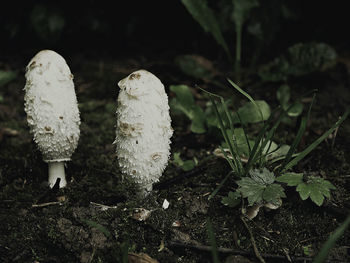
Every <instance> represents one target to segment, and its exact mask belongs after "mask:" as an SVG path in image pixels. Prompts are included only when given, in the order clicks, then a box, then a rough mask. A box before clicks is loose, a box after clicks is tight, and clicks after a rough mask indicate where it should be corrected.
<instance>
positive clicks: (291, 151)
mask: <svg viewBox="0 0 350 263" xmlns="http://www.w3.org/2000/svg"><path fill="white" fill-rule="evenodd" d="M306 124H307V119H306V118H305V117H303V118H302V119H301V123H300V127H299V130H298V133H297V135H296V137H295V139H294V141H293V143H292V145H291V146H290V148H289V151H288V152H287V154H286V158H284V160H283V162H282V165H281V167H280V170H281V171H283V170H284V168H285V166H286V165H287V163H289V162H290V160H291V159H292V155H293V154H294V153H295V150H296V148H297V147H298V145H299V143H300V141H301V138H302V137H303V135H304V132H305V129H306Z"/></svg>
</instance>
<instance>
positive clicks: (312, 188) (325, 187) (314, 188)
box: [296, 176, 336, 206]
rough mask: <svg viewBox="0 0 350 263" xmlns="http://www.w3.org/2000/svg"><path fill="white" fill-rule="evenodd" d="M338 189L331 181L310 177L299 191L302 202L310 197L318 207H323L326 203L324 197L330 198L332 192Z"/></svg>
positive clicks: (299, 186)
mask: <svg viewBox="0 0 350 263" xmlns="http://www.w3.org/2000/svg"><path fill="white" fill-rule="evenodd" d="M331 189H336V188H335V186H334V185H332V184H331V183H330V182H329V181H327V180H325V179H323V178H320V177H314V176H310V177H309V180H308V181H307V182H306V183H301V184H299V185H298V186H297V189H296V190H297V191H298V192H299V195H300V197H301V199H302V200H306V199H307V198H308V197H310V199H311V200H312V201H313V202H314V203H315V204H316V205H318V206H321V205H322V204H323V201H324V197H330V190H331Z"/></svg>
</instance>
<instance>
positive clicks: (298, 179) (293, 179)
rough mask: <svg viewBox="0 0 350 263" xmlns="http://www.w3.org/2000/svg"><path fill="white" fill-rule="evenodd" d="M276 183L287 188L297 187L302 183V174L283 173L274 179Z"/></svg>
mask: <svg viewBox="0 0 350 263" xmlns="http://www.w3.org/2000/svg"><path fill="white" fill-rule="evenodd" d="M276 181H277V182H280V183H286V184H287V185H288V186H297V185H299V184H301V183H303V174H302V173H285V174H283V175H281V176H278V177H277V178H276Z"/></svg>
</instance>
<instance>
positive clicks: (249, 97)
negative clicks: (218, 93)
mask: <svg viewBox="0 0 350 263" xmlns="http://www.w3.org/2000/svg"><path fill="white" fill-rule="evenodd" d="M227 80H228V82H229V83H230V84H231V85H232V86H233V87H234V88H235V89H236V90H238V91H239V92H240V93H241V94H243V95H244V96H245V97H246V98H247V99H248V100H250V101H251V103H253V104H254V106H255V107H256V109H257V110H258V111H259V113H260V116H261V120H262V121H263V120H264V116H263V113H262V111H261V110H260V108H259V106H258V105H257V104H256V102H255V100H254V99H253V98H252V97H251V96H250V95H249V94H248V93H247V92H245V91H244V90H242V89H241V88H240V87H239V86H238V85H237V84H236V83H234V82H233V81H232V80H230V79H227Z"/></svg>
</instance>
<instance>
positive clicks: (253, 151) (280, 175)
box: [203, 80, 350, 208]
mask: <svg viewBox="0 0 350 263" xmlns="http://www.w3.org/2000/svg"><path fill="white" fill-rule="evenodd" d="M228 81H229V83H230V84H231V85H232V86H233V87H234V88H235V89H236V90H238V91H239V92H240V93H241V94H243V95H244V96H245V97H247V98H248V99H249V100H250V102H251V103H252V105H254V106H255V107H256V109H257V110H259V109H260V108H259V106H258V104H257V103H256V102H255V101H254V100H253V98H252V97H251V96H250V95H249V94H247V93H246V92H245V91H243V90H242V89H241V88H240V87H238V86H237V85H236V84H235V83H234V82H232V81H231V80H228ZM203 91H204V92H206V93H207V94H209V97H210V100H211V102H212V105H213V108H214V110H215V113H216V117H217V119H218V122H219V126H220V130H221V133H222V135H223V137H224V140H225V144H226V145H227V146H228V151H225V149H224V148H223V147H222V146H221V147H220V149H221V153H222V154H223V155H224V157H225V159H226V160H227V161H228V163H229V165H230V167H231V169H232V171H231V172H230V173H229V174H228V175H227V176H226V178H225V179H224V181H223V182H222V183H221V184H220V185H219V187H218V188H217V189H216V190H215V191H214V192H213V193H212V194H211V196H210V197H209V198H213V196H215V194H216V193H217V192H218V191H219V189H220V188H221V187H222V186H223V185H224V182H225V181H226V180H227V178H228V176H230V175H231V174H233V175H234V177H235V178H236V183H237V185H238V188H237V189H236V191H235V192H229V193H228V196H227V197H224V198H223V200H222V203H223V204H225V205H228V206H231V207H232V206H234V205H237V204H238V203H239V202H240V200H241V198H242V197H243V198H247V200H248V205H249V206H253V205H258V206H257V208H259V207H260V206H261V205H266V204H271V205H275V206H276V205H277V206H279V205H280V204H281V202H280V201H281V198H284V197H285V193H284V188H283V187H282V183H286V184H287V185H288V186H295V187H296V191H297V192H298V193H299V195H300V197H301V198H302V200H305V199H307V198H309V197H310V199H311V200H312V201H313V202H314V203H315V204H316V205H318V206H320V205H322V203H323V201H324V198H325V197H330V190H332V189H335V187H334V186H333V185H332V184H331V183H330V182H329V181H327V180H325V179H323V178H320V177H315V176H306V174H305V175H304V174H303V173H292V172H289V170H291V168H292V167H293V166H295V165H296V164H297V163H298V162H299V161H300V160H301V159H303V158H304V157H305V156H306V155H308V154H309V153H310V152H311V151H312V150H313V149H315V148H316V147H317V146H318V145H319V144H320V143H321V142H322V141H323V140H324V139H325V138H326V137H327V136H328V135H329V134H331V133H332V132H333V131H334V130H335V129H336V128H337V127H339V125H340V124H341V123H342V122H343V121H344V120H345V119H346V118H347V116H348V114H349V112H350V110H349V109H348V110H346V112H345V113H344V115H343V116H342V117H341V118H340V119H339V120H338V121H337V122H336V123H335V124H334V125H333V126H332V127H331V128H330V129H329V130H328V131H326V132H325V133H324V134H323V135H322V136H321V137H319V138H318V139H317V140H316V141H314V142H313V143H312V144H311V145H309V146H308V147H307V148H306V149H304V150H303V151H301V152H299V153H296V149H297V146H298V144H299V142H300V140H301V138H302V136H303V134H304V131H305V129H306V123H307V120H308V118H309V116H310V111H311V107H312V104H313V102H314V98H315V95H314V96H313V100H312V102H311V105H310V107H309V110H308V113H307V116H306V117H303V118H302V120H301V124H300V128H299V131H298V133H297V135H296V137H295V139H294V141H293V143H292V145H291V146H290V147H288V150H287V151H285V150H284V151H283V154H279V155H277V156H274V157H273V158H267V157H268V156H269V155H270V154H271V153H272V152H276V151H278V150H279V149H281V146H278V147H277V148H276V149H274V150H272V152H271V150H270V149H271V146H272V138H273V136H274V134H275V131H276V129H277V128H278V126H279V124H280V123H281V120H282V118H283V117H284V116H286V115H287V114H288V112H290V109H291V107H293V104H292V105H290V106H289V107H288V108H287V109H283V108H282V109H281V107H280V108H278V109H276V110H275V111H274V112H273V114H271V115H270V117H269V118H268V119H267V120H266V121H265V122H264V121H263V114H262V112H261V111H260V110H259V112H260V116H261V120H262V122H263V125H262V127H261V128H260V129H259V132H258V135H257V136H256V138H255V139H254V141H253V142H252V140H251V139H249V138H248V135H247V133H246V132H245V129H244V122H242V121H241V126H242V127H241V128H239V129H240V132H241V133H242V135H241V136H244V138H245V145H246V149H247V150H246V153H247V159H246V160H245V161H243V160H242V158H241V151H240V146H239V144H238V142H239V140H237V138H236V136H235V134H236V133H235V131H236V130H237V128H235V127H234V125H233V119H232V114H231V113H230V111H229V109H228V107H227V105H226V103H225V101H224V99H223V98H222V97H221V96H218V95H215V94H213V93H210V92H208V91H205V90H203ZM218 100H219V102H218ZM285 103H286V101H285ZM219 107H222V108H223V109H224V111H219ZM277 113H279V114H278V117H274V116H275V115H277ZM236 114H237V116H238V119H240V120H242V118H241V117H240V116H239V113H238V111H236ZM225 120H227V121H225ZM259 205H260V206H259Z"/></svg>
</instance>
